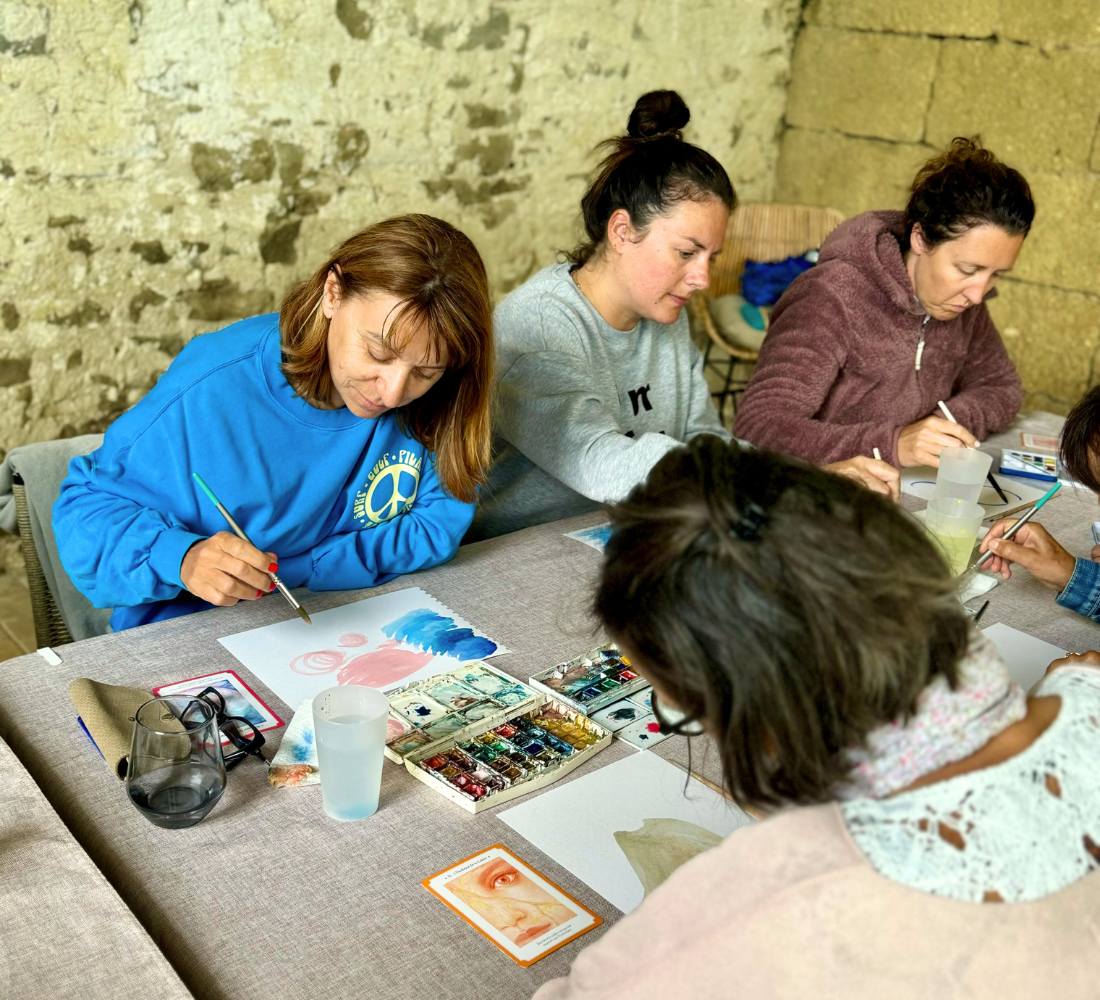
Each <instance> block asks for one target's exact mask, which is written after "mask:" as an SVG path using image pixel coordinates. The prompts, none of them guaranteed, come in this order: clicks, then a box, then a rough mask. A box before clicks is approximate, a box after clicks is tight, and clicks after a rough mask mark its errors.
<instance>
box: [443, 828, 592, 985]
mask: <svg viewBox="0 0 1100 1000" xmlns="http://www.w3.org/2000/svg"><path fill="white" fill-rule="evenodd" d="M424 886H425V888H426V889H427V890H428V891H429V892H431V893H432V894H433V895H435V896H436V897H438V898H439V899H440V900H442V901H443V902H444V903H446V904H447V906H449V907H450V908H451V909H452V910H454V912H455V913H457V914H458V915H459V916H460V917H462V919H463V920H465V921H466V922H467V923H468V924H469V925H470V926H471V927H473V928H474V929H475V930H477V931H479V932H480V933H482V934H484V935H485V937H487V938H488V939H489V940H490V941H492V942H493V944H495V945H496V946H497V947H498V948H499V949H500V950H501V951H503V952H504V953H505V954H506V955H508V956H509V957H510V958H511V959H512V960H513V961H515V962H517V963H519V964H520V965H522V966H524V967H526V966H529V965H532V964H533V963H535V962H537V961H538V960H539V959H540V958H544V957H545V956H546V955H549V954H550V953H551V952H552V951H556V950H557V949H558V948H561V947H562V946H563V945H565V944H568V943H569V942H570V941H572V940H573V939H574V938H576V937H579V936H580V935H581V934H584V933H586V932H587V931H590V930H591V929H592V928H593V927H597V926H599V924H600V923H601V922H602V921H601V919H600V917H598V916H597V915H596V914H595V913H593V912H592V911H591V910H589V909H588V908H586V907H585V906H582V905H581V904H580V903H578V902H577V901H576V900H575V899H573V897H572V896H569V895H567V894H566V893H565V892H563V891H562V889H561V888H559V887H558V886H557V885H555V884H554V883H553V882H551V881H550V880H549V879H547V878H545V877H544V876H542V875H540V874H539V873H538V872H536V871H535V870H534V869H533V868H531V867H530V866H529V865H527V864H525V863H524V862H522V861H520V859H519V858H517V857H516V856H515V855H514V854H513V853H512V852H511V851H509V850H508V849H507V848H506V847H504V845H503V844H495V845H494V846H492V847H490V848H488V849H487V850H484V851H480V852H479V853H477V854H475V855H473V856H472V857H469V858H466V859H465V860H463V861H460V862H458V864H456V865H452V866H451V867H450V868H445V869H444V870H443V871H441V872H438V873H437V874H435V875H432V876H430V877H429V878H426V879H425V880H424Z"/></svg>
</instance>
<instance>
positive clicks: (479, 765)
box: [386, 663, 611, 813]
mask: <svg viewBox="0 0 1100 1000" xmlns="http://www.w3.org/2000/svg"><path fill="white" fill-rule="evenodd" d="M469 691H473V692H475V694H476V700H473V701H471V700H470V698H471V697H473V696H471V695H468V692H469ZM448 692H450V693H451V694H453V698H452V699H451V703H450V704H449V705H447V697H446V695H447V693H448ZM388 697H389V699H390V705H391V709H390V717H389V720H388V725H387V737H388V739H387V746H386V756H387V757H388V758H389V759H390V760H393V761H397V762H399V763H403V764H404V765H405V768H406V770H408V771H409V773H410V774H412V775H413V776H414V777H415V778H416V779H417V780H418V781H421V782H423V783H424V784H426V785H428V786H429V787H431V788H433V789H434V790H435V791H437V792H439V793H440V794H442V795H445V796H446V797H447V798H448V799H450V800H451V801H452V802H455V803H456V804H457V805H459V806H461V807H462V808H463V809H466V810H467V811H468V812H474V813H476V812H480V811H481V810H482V809H488V808H490V807H491V806H495V805H499V804H500V803H502V802H506V801H508V800H510V799H513V798H517V797H518V796H520V795H526V794H527V793H528V792H532V791H535V790H536V789H538V788H543V787H545V786H546V785H548V784H550V783H551V782H554V781H557V780H558V778H561V777H563V776H564V775H566V774H568V773H569V772H570V771H572V770H574V769H575V768H577V767H579V766H580V765H581V764H583V763H584V762H585V761H587V760H590V759H591V758H592V757H593V756H594V755H595V754H596V753H598V752H599V751H600V750H602V749H603V748H604V747H605V746H607V745H608V744H609V743H610V742H611V733H610V732H609V731H608V730H607V729H605V728H604V727H602V726H600V725H599V724H598V723H596V722H594V721H593V720H591V719H589V718H587V717H586V716H584V715H583V714H581V713H579V712H577V711H575V710H574V709H573V708H571V707H570V706H569V705H567V704H565V703H564V702H561V701H558V700H555V699H552V698H549V697H547V695H545V694H541V693H540V692H538V691H535V690H534V689H532V688H530V687H528V686H527V685H526V684H523V683H521V682H520V681H517V680H515V678H513V677H511V676H509V675H508V674H505V673H503V672H502V671H499V670H496V669H495V668H493V667H490V666H489V665H488V664H486V663H467V664H464V665H463V666H462V667H461V668H459V669H458V670H454V671H450V672H448V673H444V674H437V675H436V676H434V677H428V678H425V679H424V680H421V681H416V682H415V683H412V684H407V685H405V686H404V687H401V688H397V689H395V690H393V691H391V692H390V693H389V695H388ZM421 705H445V706H446V707H450V708H452V711H449V712H447V713H446V714H444V715H442V716H439V715H438V714H436V715H434V716H433V717H432V719H431V721H427V722H424V723H423V724H422V725H418V724H417V723H418V722H419V721H420V719H421V716H420V714H419V712H418V711H417V706H421Z"/></svg>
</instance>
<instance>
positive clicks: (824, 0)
mask: <svg viewBox="0 0 1100 1000" xmlns="http://www.w3.org/2000/svg"><path fill="white" fill-rule="evenodd" d="M1081 2H1082V3H1085V2H1088V0H1081ZM1040 9H1041V8H1040ZM1000 13H1001V0H967V2H966V3H959V2H958V0H890V2H889V3H883V2H882V0H811V2H810V4H809V7H808V8H807V10H806V21H807V23H808V24H817V25H821V26H823V27H831V28H859V29H862V30H864V31H895V32H899V33H901V34H916V35H958V36H962V37H965V38H988V37H989V36H990V35H992V34H993V33H994V32H995V31H996V30H997V23H998V19H999V16H1000Z"/></svg>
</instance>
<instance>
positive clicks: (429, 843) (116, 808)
mask: <svg viewBox="0 0 1100 1000" xmlns="http://www.w3.org/2000/svg"><path fill="white" fill-rule="evenodd" d="M602 519H603V516H602V515H600V514H588V515H584V516H582V517H579V518H574V519H572V520H570V521H566V522H559V523H557V524H551V525H543V526H540V527H537V528H531V529H527V530H526V531H523V532H517V533H516V534H514V535H509V536H505V537H503V538H498V539H491V540H489V541H485V542H480V543H477V544H474V545H469V546H465V547H463V548H462V549H461V550H460V551H459V554H458V556H457V557H456V558H455V559H454V560H453V561H452V562H451V563H449V564H447V565H446V566H440V567H437V568H435V569H432V570H428V571H426V572H422V573H417V574H415V575H413V576H408V577H403V578H401V579H398V580H394V581H392V582H391V583H389V584H387V585H385V586H383V587H380V588H377V589H375V590H372V591H370V593H371V594H376V593H381V592H385V591H389V590H394V589H400V588H403V587H409V586H420V587H423V588H424V589H425V590H426V591H428V592H429V593H430V594H432V595H433V596H434V597H436V598H438V599H439V600H440V601H442V602H443V603H444V604H446V605H447V606H448V607H450V608H452V609H453V610H454V611H456V612H457V613H458V614H459V615H461V616H462V617H464V618H466V619H467V620H468V621H470V622H472V623H474V624H476V625H477V626H478V627H479V628H480V629H482V630H483V631H484V632H485V633H487V634H488V635H490V636H492V637H493V638H494V639H496V640H498V641H499V642H501V643H503V644H504V645H505V646H507V647H508V649H509V650H511V652H510V653H509V654H507V655H502V656H498V657H495V658H494V659H493V661H492V662H493V663H494V664H495V665H498V666H500V667H501V668H503V669H505V670H507V671H509V672H510V673H512V674H513V675H515V676H517V677H519V678H520V679H523V680H526V678H527V677H529V676H530V675H531V674H532V673H534V672H535V671H536V670H538V669H541V668H543V667H547V666H552V665H553V664H554V663H557V662H559V661H560V660H562V659H564V658H566V657H567V656H571V655H574V654H576V653H580V652H583V651H585V650H587V649H590V648H591V647H592V646H594V645H596V644H597V643H598V642H599V641H602V638H603V636H602V634H601V633H599V632H597V631H596V630H595V628H594V624H593V622H592V620H591V619H590V617H589V616H588V614H587V603H588V600H589V595H590V593H591V584H592V581H593V579H594V576H595V573H596V572H597V570H598V566H599V553H597V552H596V551H594V550H593V549H591V548H589V547H588V546H586V545H583V544H581V543H579V542H576V541H573V540H571V539H567V538H564V537H562V535H563V532H566V531H572V530H575V529H576V528H579V527H584V526H587V525H590V524H593V523H598V522H599V521H601V520H602ZM365 594H366V592H346V593H329V594H317V595H313V596H312V597H311V598H309V599H308V600H307V606H308V607H309V609H310V611H315V610H316V611H320V610H323V609H324V608H326V607H333V606H335V605H338V604H344V603H347V602H348V601H351V600H357V599H359V598H361V597H363V596H365ZM288 610H289V609H288V608H287V606H286V604H285V602H283V601H282V600H280V599H279V598H278V597H277V595H275V596H273V597H271V598H270V599H268V600H261V601H257V602H248V603H245V604H240V605H237V606H236V607H233V608H223V609H216V610H213V611H207V612H202V613H200V614H195V615H188V616H186V617H184V618H179V619H175V620H172V621H167V622H160V623H156V624H153V625H148V626H145V627H142V628H139V629H134V630H131V631H127V632H122V633H119V634H116V635H106V636H99V637H97V638H94V639H88V640H85V641H82V642H78V643H73V644H71V645H68V646H62V647H59V649H58V653H59V655H60V656H61V657H62V664H61V665H60V666H58V667H50V666H48V665H47V664H46V663H45V661H44V660H42V658H41V657H39V656H38V655H36V654H35V655H30V656H23V657H19V658H17V659H14V660H10V661H8V662H7V663H5V664H4V665H3V667H2V668H0V736H2V737H3V738H4V739H5V740H6V741H7V742H8V743H9V744H10V746H11V747H12V748H13V749H14V751H15V753H16V754H17V755H18V756H19V757H20V759H21V760H22V761H23V763H24V765H25V766H26V768H27V769H28V770H29V771H30V773H31V774H32V776H33V777H34V778H35V780H36V781H37V782H38V784H39V785H40V786H41V787H42V789H43V790H44V791H45V793H46V795H47V797H48V798H49V799H50V801H51V804H52V805H53V806H54V808H55V809H56V810H57V811H58V813H60V815H61V816H62V818H63V819H64V820H65V822H66V824H67V825H68V826H69V828H70V829H71V830H72V832H73V834H74V835H75V836H76V838H77V840H78V841H79V842H80V843H81V844H82V846H83V847H84V849H85V850H86V851H87V852H88V854H89V855H90V856H91V857H92V859H93V860H94V861H95V863H96V864H97V865H98V866H99V868H100V869H101V870H102V871H103V873H104V874H105V875H106V876H107V878H108V880H109V881H110V882H111V883H112V884H113V885H114V887H115V889H116V890H117V891H118V893H119V894H120V895H121V896H122V898H123V899H124V900H125V901H126V903H127V904H128V905H129V906H130V908H131V909H132V910H133V912H134V913H135V914H136V915H137V917H138V919H139V920H140V922H141V923H142V924H143V925H144V926H145V928H146V930H147V931H148V932H149V934H150V935H151V936H152V938H153V939H154V941H155V942H156V943H157V944H158V945H159V946H160V947H161V949H162V950H163V951H164V953H165V954H166V956H167V957H168V960H169V961H170V962H171V964H172V965H173V966H174V967H175V969H176V970H177V972H178V973H179V975H180V977H181V978H182V979H183V981H184V983H185V984H186V985H187V987H188V988H189V989H190V990H191V991H192V992H193V993H194V994H195V995H196V996H199V997H203V998H223V997H224V998H230V997H233V998H241V997H246V996H253V995H256V994H270V995H276V996H280V997H299V996H311V997H316V998H318V1000H320V998H327V997H332V998H337V997H339V998H344V997H347V996H370V997H376V998H386V1000H406V998H407V1000H414V998H415V1000H423V998H424V997H425V996H426V995H430V996H438V997H447V998H448V1000H461V998H470V1000H475V998H476V1000H486V998H489V997H493V998H499V1000H510V998H516V1000H518V998H526V997H530V996H531V994H532V993H534V991H535V990H536V989H537V987H538V986H539V985H540V984H541V983H542V982H544V981H545V980H547V979H550V978H552V977H554V976H560V975H563V974H564V973H565V972H566V971H567V969H568V967H569V963H570V961H571V960H572V959H573V957H575V955H576V954H577V952H578V951H579V949H580V947H582V946H583V945H585V944H588V943H590V942H592V941H594V940H595V939H596V937H597V936H598V935H599V934H600V933H602V931H603V930H604V929H605V928H606V926H608V925H609V924H610V923H612V922H613V921H614V920H615V919H616V918H617V916H618V912H617V911H616V910H615V909H614V908H613V907H612V906H611V905H610V904H608V903H607V902H605V901H604V900H603V898H602V897H600V896H598V895H597V894H596V893H595V892H593V891H592V890H591V889H589V888H588V887H587V886H586V885H584V884H583V883H581V882H579V881H578V880H577V879H576V878H574V877H573V876H572V875H571V874H570V873H569V872H568V871H566V870H565V869H563V868H561V867H559V866H558V865H557V864H555V863H554V862H553V861H552V860H551V859H550V858H548V857H546V856H545V855H543V854H542V853H541V852H540V851H538V850H537V849H535V848H534V847H533V846H532V845H530V844H529V843H527V842H526V841H525V840H523V839H522V838H520V837H519V836H518V835H517V834H516V833H515V832H514V831H513V830H512V829H511V828H510V827H508V826H507V825H505V824H504V823H502V822H501V821H500V820H499V819H498V818H497V816H496V813H497V812H498V811H499V810H497V809H494V810H489V811H487V812H484V813H481V814H479V815H477V816H476V817H475V816H472V815H470V814H468V813H466V812H464V811H463V810H462V809H460V808H458V807H457V806H455V805H453V804H451V803H449V802H447V801H446V799H444V797H443V796H441V795H439V794H437V793H435V792H433V791H431V790H430V789H428V788H427V787H425V786H424V785H422V784H420V783H419V782H417V781H415V780H414V779H413V778H412V776H411V775H409V774H408V773H407V772H406V771H405V770H404V769H403V768H400V767H398V766H397V765H394V764H390V763H387V764H386V766H385V769H384V771H383V781H382V808H381V809H380V810H379V812H378V813H377V814H376V815H375V816H374V817H372V818H371V819H369V820H367V821H365V822H361V823H351V824H343V823H337V822H335V821H331V820H329V819H327V818H326V817H325V815H324V814H323V812H322V809H321V795H320V786H317V785H313V786H308V787H304V788H288V789H273V788H271V787H270V786H269V785H268V784H267V782H266V772H265V770H264V769H263V768H262V767H260V766H259V765H257V764H256V763H255V762H254V761H246V762H244V763H242V764H241V765H240V766H239V767H237V768H236V769H234V770H233V771H231V772H230V775H229V783H228V786H227V788H226V791H225V794H224V795H223V797H222V800H221V802H219V803H218V805H217V806H216V807H215V809H214V810H213V812H211V814H210V815H209V816H208V817H207V818H206V819H205V820H203V822H201V823H200V824H198V825H197V826H195V827H192V828H191V829H188V830H162V829H159V828H157V827H155V826H153V825H152V824H150V823H149V822H148V821H147V820H146V819H144V818H143V817H142V816H141V815H139V814H138V812H137V810H136V809H134V808H133V806H131V805H130V803H129V802H128V801H127V798H126V794H125V790H124V787H123V785H122V784H121V783H120V782H118V781H117V780H114V779H112V777H111V775H110V773H109V772H108V769H107V768H106V767H105V766H104V764H103V762H102V760H101V759H100V758H99V757H98V756H97V754H96V753H95V751H94V750H93V749H92V747H91V745H90V744H89V743H88V742H87V740H86V739H85V738H84V737H83V736H82V735H81V734H80V732H79V730H78V729H77V727H76V724H75V720H74V712H73V709H72V705H71V704H70V702H69V699H68V693H67V687H68V684H69V681H70V680H72V679H73V678H75V677H81V676H87V677H93V678H95V679H97V680H103V681H108V682H111V683H118V684H133V685H137V686H142V687H146V688H148V687H152V686H154V685H157V684H161V683H165V682H168V681H171V680H178V679H181V678H184V677H192V676H196V675H200V674H206V673H211V672H213V671H216V670H222V669H236V670H238V671H239V672H240V673H241V674H242V676H244V677H245V679H246V680H247V681H248V682H249V683H250V684H254V686H255V687H256V689H257V691H258V693H259V694H260V696H261V697H262V698H263V699H264V700H265V701H268V702H269V703H270V704H271V705H272V707H273V708H275V710H276V711H278V712H279V713H280V714H281V715H283V717H284V718H289V717H290V714H291V712H292V710H293V708H294V707H296V706H289V705H285V704H284V703H283V702H282V701H280V700H279V699H278V698H277V697H276V696H275V695H274V693H273V692H272V691H270V689H268V688H267V687H266V686H265V685H263V684H262V683H259V682H258V681H256V680H255V678H254V677H253V676H252V675H251V674H250V673H249V672H248V671H247V670H245V669H244V668H243V667H242V666H240V665H239V664H238V663H236V661H235V660H234V659H233V658H232V657H231V656H230V655H229V653H228V652H227V651H226V650H225V649H224V648H223V647H222V646H221V645H220V644H219V643H218V641H217V639H218V636H222V635H228V634H231V633H234V632H238V631H241V630H243V629H246V628H251V627H255V626H257V625H262V624H268V623H271V622H276V621H282V620H284V619H285V618H286V617H287V615H288ZM282 732H283V730H276V731H274V732H271V733H268V734H267V735H268V746H269V747H270V748H271V749H270V753H273V752H274V747H275V746H277V744H278V740H279V737H280V736H281V734H282ZM635 752H636V751H635V750H634V749H633V748H631V747H629V746H626V745H624V744H622V743H621V742H619V741H615V742H613V743H612V744H611V745H610V746H609V747H607V749H605V750H604V751H603V752H602V753H601V754H600V755H599V756H598V757H597V758H596V759H595V761H594V762H593V763H590V764H588V765H585V766H583V767H581V768H580V769H578V771H577V772H575V775H576V776H583V775H584V774H585V773H586V771H590V770H591V768H592V767H593V766H601V765H603V764H607V763H611V762H613V761H615V760H617V759H619V758H621V757H624V756H626V755H629V754H632V753H635ZM652 752H657V753H660V754H662V755H663V756H666V757H667V758H669V759H672V760H675V761H679V762H681V763H682V764H686V759H687V758H686V741H685V740H683V739H682V738H680V737H673V738H671V739H669V740H666V741H665V742H664V743H662V744H661V745H659V746H658V747H656V748H655V749H654V751H652ZM265 753H269V751H268V748H265ZM270 753H269V755H270ZM692 766H693V767H694V768H695V770H696V771H697V772H698V771H700V770H701V769H702V770H703V771H704V773H705V774H708V775H709V776H710V778H711V780H715V781H717V780H718V760H717V756H716V755H715V754H709V755H706V759H705V760H701V759H700V754H699V753H698V752H695V753H694V754H693V759H692ZM563 780H573V776H570V777H569V778H568V779H563ZM550 787H551V788H554V787H557V786H555V785H552V786H550ZM536 794H537V793H536ZM507 807H508V806H507V805H505V806H503V807H501V808H507ZM498 842H503V843H504V844H506V845H507V846H509V847H511V848H512V849H513V850H514V851H515V852H516V853H517V854H518V855H519V856H520V857H521V858H523V859H524V860H526V861H528V862H529V863H530V864H532V865H533V866H534V867H535V868H537V869H539V870H541V871H543V872H545V873H546V875H547V876H548V877H550V878H551V879H553V880H554V881H556V882H558V884H559V885H561V886H562V887H563V888H564V889H565V890H566V891H567V892H570V893H571V894H573V895H575V896H576V897H577V898H578V899H579V900H580V901H581V902H582V903H584V904H585V905H586V906H588V907H589V908H590V909H592V910H594V911H595V912H596V913H598V914H599V915H600V916H601V917H603V919H604V921H605V925H604V927H603V928H600V929H597V930H596V931H593V932H591V933H589V934H587V935H585V936H584V937H583V938H581V939H579V941H578V942H577V943H574V944H571V945H569V946H567V947H566V948H563V949H561V950H560V951H558V952H555V953H553V954H552V955H550V956H548V957H547V958H545V959H543V960H542V961H540V962H538V963H536V964H535V965H533V966H531V967H530V968H529V969H523V968H520V967H519V966H518V965H515V964H514V963H513V962H512V961H511V959H509V958H508V957H507V956H506V955H504V954H503V953H502V952H500V951H498V950H497V949H496V948H494V947H493V946H492V945H491V944H489V943H488V942H487V941H486V940H485V939H484V938H483V937H482V936H481V935H479V934H477V933H475V932H474V931H473V930H471V929H470V928H469V927H468V926H467V925H466V924H465V923H464V922H463V921H461V920H460V919H458V918H457V917H456V916H455V915H454V914H453V913H451V911H450V910H448V909H447V908H446V907H444V906H443V905H442V904H441V903H440V902H439V901H438V900H436V899H435V897H434V896H432V895H431V894H430V893H429V892H428V891H427V890H426V889H424V888H423V887H422V886H421V884H420V883H421V880H422V879H423V878H425V877H426V876H428V875H432V874H434V873H435V872H437V871H439V870H441V869H443V868H445V867H447V866H449V865H450V864H452V863H454V862H456V861H458V860H459V859H461V858H464V857H466V856H468V855H471V854H473V853H475V852H476V851H478V850H480V849H482V848H484V847H488V846H489V845H491V844H494V843H498Z"/></svg>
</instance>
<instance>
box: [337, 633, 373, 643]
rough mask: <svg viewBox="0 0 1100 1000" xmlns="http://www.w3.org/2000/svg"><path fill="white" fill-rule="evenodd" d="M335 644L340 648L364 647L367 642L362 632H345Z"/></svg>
mask: <svg viewBox="0 0 1100 1000" xmlns="http://www.w3.org/2000/svg"><path fill="white" fill-rule="evenodd" d="M337 642H339V643H340V645H341V646H365V645H366V644H367V642H368V640H367V637H366V636H365V635H363V633H362V632H345V633H344V634H343V635H342V636H340V638H339V639H338V640H337Z"/></svg>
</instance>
